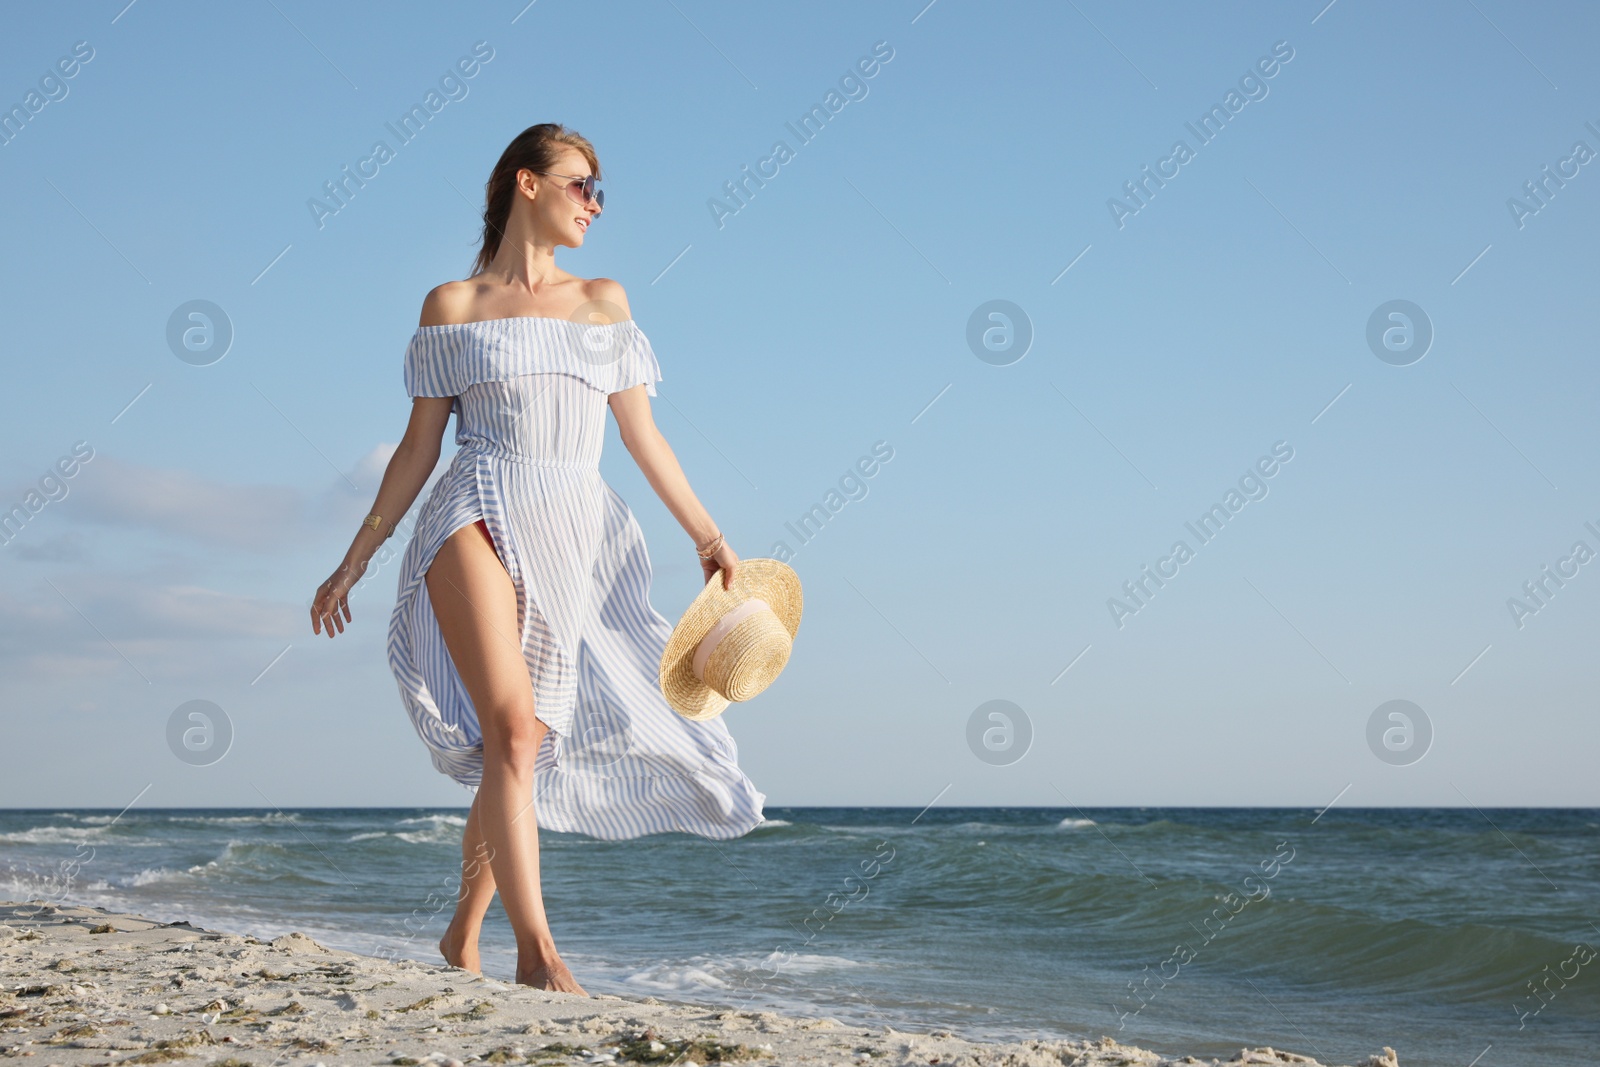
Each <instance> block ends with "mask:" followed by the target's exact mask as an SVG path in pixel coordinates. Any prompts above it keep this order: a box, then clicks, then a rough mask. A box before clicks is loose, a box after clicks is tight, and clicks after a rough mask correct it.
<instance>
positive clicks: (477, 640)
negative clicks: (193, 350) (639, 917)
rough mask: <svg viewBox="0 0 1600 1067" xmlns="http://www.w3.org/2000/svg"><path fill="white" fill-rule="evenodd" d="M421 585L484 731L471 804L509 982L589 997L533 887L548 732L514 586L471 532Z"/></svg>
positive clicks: (467, 529) (453, 540)
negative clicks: (502, 916)
mask: <svg viewBox="0 0 1600 1067" xmlns="http://www.w3.org/2000/svg"><path fill="white" fill-rule="evenodd" d="M425 580H426V582H427V583H428V597H429V599H430V600H431V601H432V602H433V612H434V616H435V618H437V619H438V620H439V631H440V633H441V634H442V635H443V636H444V643H445V647H446V648H447V649H449V651H450V658H451V660H453V661H454V663H455V666H456V672H457V673H458V674H459V675H460V676H461V682H462V684H463V685H464V686H465V687H466V690H467V695H468V696H470V697H471V698H472V705H473V707H474V709H476V711H477V713H478V725H479V727H480V729H481V731H482V733H483V780H482V782H481V783H480V784H479V786H478V796H477V799H476V800H475V801H474V802H473V806H474V807H475V808H476V809H477V813H478V826H479V827H480V829H481V830H482V834H483V839H484V842H485V843H486V846H487V849H488V854H489V866H490V867H491V869H492V870H493V874H494V882H495V886H496V887H497V888H498V889H499V892H500V903H501V905H502V906H503V907H504V908H505V910H506V917H507V918H508V919H510V920H511V929H512V931H513V932H514V933H515V935H516V938H517V981H518V982H519V983H522V984H525V985H534V986H538V987H540V988H543V989H556V990H562V991H564V992H569V993H583V994H584V995H585V996H587V995H588V994H587V993H584V990H583V988H582V987H581V986H579V985H578V983H577V980H576V979H574V978H573V977H572V972H571V971H569V970H568V969H567V966H566V964H565V963H563V962H561V956H560V954H559V953H558V952H557V951H556V945H555V939H554V937H553V936H552V935H551V933H550V923H549V920H548V918H547V917H546V916H545V911H544V899H543V896H542V894H541V891H540V887H539V829H538V823H537V819H536V814H535V811H534V806H533V765H534V760H535V758H536V757H537V756H538V752H539V745H540V744H541V743H542V742H543V741H544V735H545V733H546V731H547V730H548V727H546V726H545V724H544V723H543V722H541V721H539V719H538V718H537V717H536V716H535V715H534V708H533V686H532V685H531V684H530V682H529V679H528V666H527V661H526V660H524V659H523V655H522V645H521V642H520V641H519V639H518V635H519V633H520V632H521V630H520V627H519V626H518V625H517V595H516V588H515V587H514V586H513V585H512V584H511V578H510V576H509V575H508V574H506V569H505V565H504V564H502V563H501V562H500V557H499V556H497V555H496V554H495V551H494V549H493V548H491V547H490V545H489V542H488V540H487V539H486V538H485V537H484V536H483V534H482V532H481V531H480V530H478V528H477V527H476V526H464V527H462V528H461V529H459V530H457V531H456V532H455V533H453V534H451V535H450V536H449V537H448V538H446V539H445V543H444V544H443V545H442V546H440V548H439V552H438V555H436V556H435V557H434V560H433V565H432V566H431V567H429V569H428V573H427V575H426V577H425Z"/></svg>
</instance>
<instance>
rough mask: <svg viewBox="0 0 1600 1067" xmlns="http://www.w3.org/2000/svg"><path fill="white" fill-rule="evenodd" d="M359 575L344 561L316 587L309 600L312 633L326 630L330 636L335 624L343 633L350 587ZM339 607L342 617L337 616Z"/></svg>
mask: <svg viewBox="0 0 1600 1067" xmlns="http://www.w3.org/2000/svg"><path fill="white" fill-rule="evenodd" d="M363 569H364V568H363ZM360 577H361V575H360V573H359V572H358V571H357V569H356V568H355V567H353V566H351V565H350V563H349V562H348V561H346V562H344V563H341V564H339V568H338V569H337V570H335V571H334V572H333V573H332V574H331V575H329V576H328V580H327V581H325V582H323V583H322V584H321V585H320V586H318V587H317V595H316V596H315V597H314V598H313V599H312V601H311V632H312V633H314V634H316V633H323V632H326V633H327V635H328V636H329V637H330V638H331V637H332V636H333V630H334V627H336V626H337V627H338V628H339V632H340V633H344V624H345V623H347V622H349V621H350V599H349V594H350V588H351V587H352V586H354V585H355V584H356V580H357V579H358V578H360ZM341 609H343V611H344V618H342V619H341V618H339V612H340V610H341Z"/></svg>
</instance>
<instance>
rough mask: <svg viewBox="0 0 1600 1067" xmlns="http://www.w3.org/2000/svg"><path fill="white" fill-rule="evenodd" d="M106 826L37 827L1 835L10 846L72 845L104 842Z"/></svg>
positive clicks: (0, 837)
mask: <svg viewBox="0 0 1600 1067" xmlns="http://www.w3.org/2000/svg"><path fill="white" fill-rule="evenodd" d="M105 832H106V828H105V827H104V826H35V827H32V828H30V829H27V830H18V831H16V832H15V833H10V834H0V841H3V842H5V843H6V844H9V845H71V844H76V843H77V842H80V841H101V840H104V834H105Z"/></svg>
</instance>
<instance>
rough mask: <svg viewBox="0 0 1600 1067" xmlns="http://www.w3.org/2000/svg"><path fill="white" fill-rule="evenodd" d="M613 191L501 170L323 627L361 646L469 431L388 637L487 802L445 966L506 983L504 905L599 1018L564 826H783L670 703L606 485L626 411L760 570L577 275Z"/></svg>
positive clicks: (467, 841)
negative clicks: (572, 920)
mask: <svg viewBox="0 0 1600 1067" xmlns="http://www.w3.org/2000/svg"><path fill="white" fill-rule="evenodd" d="M599 180H600V167H599V162H598V160H597V159H596V156H595V152H594V148H593V146H592V145H590V143H589V142H588V141H587V140H585V139H584V138H582V137H580V136H578V135H577V134H576V133H574V132H572V131H570V130H567V129H566V128H565V127H563V126H561V125H559V124H556V123H543V124H540V125H537V126H532V127H529V128H528V129H526V130H524V131H523V132H522V133H521V134H519V135H518V136H517V138H516V139H515V140H513V141H512V142H511V144H510V145H509V146H508V147H507V148H506V150H505V152H504V153H503V154H502V155H501V157H500V160H499V162H498V163H496V164H495V167H494V171H493V173H492V174H491V175H490V177H489V181H488V184H487V186H486V204H485V208H484V213H483V245H482V248H481V249H480V250H479V253H478V258H477V262H476V264H475V266H474V271H473V274H472V276H471V277H469V278H467V279H466V280H464V281H457V282H447V283H445V284H444V285H441V286H439V287H438V288H436V289H434V290H433V291H432V292H430V293H429V294H428V296H427V299H425V300H424V301H423V304H422V316H421V323H420V324H419V326H418V328H417V332H416V334H415V335H413V337H412V339H411V343H410V346H409V347H408V348H407V350H406V360H405V381H406V388H407V392H408V393H409V394H410V395H411V396H412V397H413V398H414V399H413V401H412V408H411V420H410V422H409V424H408V425H407V427H406V431H405V436H404V438H403V439H402V440H401V442H400V445H399V447H397V448H396V449H395V453H394V455H393V456H392V457H391V458H390V460H389V464H388V468H387V470H385V472H384V475H383V481H382V483H381V485H380V486H379V489H378V495H377V499H376V500H375V501H374V503H373V506H372V514H371V515H369V516H367V519H366V520H365V521H364V523H363V525H362V527H361V529H360V530H358V531H357V532H356V535H355V539H354V540H353V541H352V543H351V545H350V550H349V551H348V552H347V553H346V554H345V558H344V561H343V562H342V563H341V564H340V565H339V567H338V569H337V570H335V571H334V572H333V575H332V576H331V577H330V578H329V579H328V580H327V581H326V582H324V583H323V584H322V586H321V587H320V588H319V589H318V590H317V594H316V598H315V600H314V601H313V603H312V607H311V629H312V632H313V633H321V632H326V633H327V635H328V636H329V637H330V638H331V637H333V636H334V633H335V632H338V633H343V632H344V624H345V623H346V622H349V621H350V620H351V612H350V605H349V601H348V599H347V594H348V593H349V591H350V588H351V587H352V586H353V585H354V584H355V582H356V581H357V580H358V579H359V578H360V577H361V574H362V572H363V571H364V569H365V567H366V565H367V561H368V560H370V559H371V557H372V555H373V553H374V552H375V551H376V550H377V549H378V547H379V546H380V545H381V544H382V543H383V541H384V539H385V538H387V537H388V536H389V535H391V534H392V533H393V532H394V525H393V523H394V520H395V519H397V518H399V517H400V516H402V515H404V514H405V513H406V511H407V509H408V508H409V507H410V506H411V503H412V502H413V501H414V500H415V499H416V497H417V495H418V493H419V492H420V491H421V488H422V485H423V483H424V482H425V481H426V480H427V478H428V476H429V474H430V473H431V472H432V471H433V469H434V466H435V464H436V463H437V462H438V459H439V452H440V439H441V437H442V436H443V433H444V429H445V425H446V423H447V422H448V420H449V417H450V415H451V413H452V412H454V413H456V415H457V421H456V443H457V445H459V446H460V447H459V448H458V450H457V452H456V454H455V457H454V458H453V459H452V460H451V462H450V465H449V467H448V469H447V470H446V471H445V473H444V474H443V475H442V476H441V477H440V478H439V480H438V481H437V483H435V485H434V487H433V490H432V491H431V492H430V493H429V496H428V498H427V500H426V501H425V502H424V504H423V506H422V508H421V511H420V512H419V515H418V518H417V523H416V527H415V529H414V531H413V533H412V536H411V540H410V542H409V543H408V544H407V545H406V549H405V555H404V556H403V557H402V560H401V568H400V571H401V573H400V577H399V595H398V597H397V600H396V603H395V607H394V612H393V614H392V615H391V617H390V621H389V637H388V658H389V665H390V668H391V670H392V671H393V673H394V676H395V679H396V682H397V683H398V685H399V688H400V694H401V698H402V700H403V701H404V702H405V705H406V709H407V712H408V714H409V715H410V717H411V720H412V723H413V725H414V726H415V727H416V729H417V732H418V734H419V735H420V736H421V737H422V739H423V741H424V743H425V744H426V745H427V746H428V749H429V752H430V754H431V756H432V759H433V763H434V766H435V767H436V768H437V769H438V770H440V771H442V772H443V773H446V774H448V775H450V776H451V777H453V778H455V779H456V780H457V781H459V782H461V783H462V784H463V785H465V786H467V787H468V788H469V789H473V790H474V791H475V796H474V797H473V801H472V808H471V812H470V813H469V815H468V817H467V824H466V829H465V830H464V831H463V833H462V842H461V851H462V857H463V867H462V878H461V892H460V895H459V897H458V900H457V904H456V911H455V915H454V917H453V918H452V919H451V922H450V927H449V929H448V930H446V932H445V934H444V937H443V938H442V939H441V940H440V942H439V950H440V952H442V953H443V954H444V957H445V960H446V961H447V962H449V963H450V964H452V965H454V966H458V967H464V968H466V969H468V970H472V971H478V970H479V969H480V964H479V954H478V935H479V931H480V929H481V927H482V923H483V917H484V914H485V912H486V911H487V910H488V907H489V903H490V900H491V899H492V898H493V896H494V894H495V892H496V890H497V889H498V891H499V893H500V899H501V903H502V905H503V906H504V908H505V912H506V916H507V917H508V918H509V919H510V921H511V928H512V930H513V931H514V932H515V934H516V942H517V974H516V980H517V981H518V982H520V983H525V984H529V985H534V986H538V987H541V988H544V989H556V990H564V991H567V992H573V993H584V991H583V989H582V987H581V986H579V984H578V983H577V981H576V980H575V979H574V978H573V976H572V973H571V971H569V970H568V968H567V966H566V965H565V964H564V963H563V962H562V961H561V957H560V954H559V953H558V952H557V951H556V947H555V941H554V938H553V936H552V934H551V931H550V925H549V922H548V920H547V918H546V916H545V911H544V903H543V899H542V894H541V890H540V885H539V838H538V830H537V826H538V823H539V822H542V823H543V824H544V825H545V826H546V827H547V828H550V829H553V830H564V831H571V832H581V833H587V834H590V835H592V836H596V837H602V838H608V839H617V838H628V837H636V836H638V835H640V834H644V833H653V832H661V831H670V830H679V831H686V832H691V833H695V834H699V835H701V836H703V837H711V838H729V837H737V836H739V835H740V834H743V833H745V832H747V831H748V830H750V829H751V828H752V827H753V826H755V825H756V824H757V823H759V822H760V820H761V809H762V805H763V803H764V802H765V800H766V797H765V796H764V794H762V793H760V792H759V791H757V790H756V788H755V786H754V785H753V784H752V783H751V782H750V779H749V778H748V777H746V776H745V775H744V773H743V772H742V771H741V770H740V769H739V766H738V750H737V747H736V746H735V744H734V742H733V738H732V737H731V736H729V734H728V731H727V727H726V726H725V725H724V724H723V722H722V720H721V718H720V717H719V718H715V719H711V720H707V721H699V722H697V721H691V720H689V719H687V718H685V717H683V716H681V715H679V714H677V713H676V712H674V711H673V710H672V708H671V707H670V706H668V705H667V703H666V701H665V698H664V697H663V696H662V694H661V691H660V688H659V680H658V677H657V672H658V669H659V664H660V659H661V655H662V652H663V650H664V648H665V646H666V641H667V638H668V636H669V635H670V633H671V630H672V627H671V624H670V623H669V622H668V621H667V620H666V619H665V618H663V617H662V616H661V615H660V614H659V613H658V612H656V611H655V610H654V609H653V608H652V607H651V605H650V599H649V592H650V575H651V568H650V561H649V557H648V555H647V554H646V552H645V546H644V539H643V536H642V534H641V533H640V530H639V525H638V523H637V521H636V520H635V519H634V517H633V514H632V513H631V512H630V511H629V510H628V507H627V505H626V504H625V503H623V501H622V499H621V498H620V497H618V496H617V494H616V493H615V492H614V491H613V490H612V489H611V487H610V486H609V485H607V484H606V482H605V481H604V480H603V479H602V478H601V477H600V473H599V466H598V464H599V459H600V450H601V444H602V443H603V441H604V438H605V408H606V406H608V405H609V407H610V409H611V412H612V414H613V415H614V416H615V417H616V420H617V427H618V429H619V431H620V433H621V437H622V441H623V444H624V445H625V446H626V447H627V449H628V452H629V454H630V455H632V456H633V458H634V460H635V462H637V463H638V464H639V467H640V469H641V470H642V471H643V472H644V474H645V477H646V478H647V479H648V480H649V482H650V485H651V487H652V488H653V489H654V490H655V491H656V493H657V494H658V495H659V496H660V497H661V500H662V502H663V503H664V504H666V506H667V509H668V510H669V511H671V512H672V514H673V516H674V517H675V518H676V519H677V520H678V522H679V523H680V524H681V525H682V526H683V528H684V530H685V531H686V532H687V533H688V534H689V536H690V537H691V538H693V539H694V543H695V545H696V551H697V554H698V555H699V557H700V562H701V568H702V572H703V574H704V577H705V578H706V580H710V578H711V577H712V576H713V575H714V574H715V573H716V572H717V570H718V569H719V568H720V569H721V571H722V580H723V585H724V588H727V587H728V586H729V584H730V583H731V582H732V579H733V575H734V572H735V568H736V566H737V564H738V557H737V556H736V555H735V554H734V552H733V549H731V548H730V547H728V545H727V543H726V542H725V541H724V540H723V538H722V536H721V534H720V533H719V532H718V530H717V526H716V524H715V523H714V522H713V521H712V520H711V517H710V516H709V515H708V514H707V513H706V510H705V508H704V507H702V506H701V504H700V501H699V500H698V499H697V498H696V497H695V494H694V492H693V491H692V490H691V489H690V488H689V484H688V482H687V481H686V480H685V478H684V475H683V471H682V469H681V468H680V467H679V465H678V461H677V459H676V457H675V456H674V455H673V452H672V449H671V448H670V447H669V446H668V445H667V442H666V440H665V438H663V437H662V435H661V433H660V431H659V430H657V429H656V426H655V423H654V422H653V421H652V419H651V415H650V401H649V399H648V397H650V396H654V395H655V392H656V390H655V382H656V381H659V380H660V378H661V373H660V366H659V364H658V363H657V362H656V358H655V354H654V351H653V350H652V348H651V346H650V342H649V341H648V340H647V339H646V338H645V336H644V334H643V332H642V331H641V330H640V329H639V327H638V325H637V324H636V323H635V322H634V321H633V318H632V315H631V313H630V312H629V310H628V298H627V294H626V293H625V292H623V288H622V286H621V285H619V284H617V283H616V282H615V281H612V280H611V279H609V278H595V279H583V278H578V277H575V276H574V275H571V274H568V273H567V272H566V271H563V270H561V269H559V268H558V267H557V266H556V265H555V250H556V248H557V247H566V248H577V247H579V246H581V245H582V244H583V241H584V237H585V235H586V234H587V231H588V228H589V226H591V225H592V224H593V223H594V220H595V219H596V218H598V217H599V215H600V212H601V208H602V205H603V204H604V199H605V198H604V195H603V194H602V193H601V192H600V191H599V189H598V188H597V184H598V182H599ZM536 816H537V818H536ZM485 857H487V859H488V862H487V863H484V862H482V861H483V859H484V858H485ZM584 995H587V994H584Z"/></svg>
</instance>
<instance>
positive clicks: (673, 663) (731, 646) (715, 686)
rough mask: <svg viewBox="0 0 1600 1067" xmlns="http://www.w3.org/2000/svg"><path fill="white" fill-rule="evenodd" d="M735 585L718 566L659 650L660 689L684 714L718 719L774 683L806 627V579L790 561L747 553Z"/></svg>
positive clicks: (739, 564)
mask: <svg viewBox="0 0 1600 1067" xmlns="http://www.w3.org/2000/svg"><path fill="white" fill-rule="evenodd" d="M730 585H731V587H730V588H728V589H724V588H722V569H721V568H720V567H719V568H717V572H716V573H715V574H713V575H712V576H711V579H710V580H709V581H707V582H706V584H705V588H703V589H701V590H700V592H699V594H698V595H697V596H696V597H695V598H694V600H693V602H691V603H690V605H689V608H688V610H687V611H685V612H684V613H683V618H681V619H679V620H678V624H677V625H676V626H674V627H673V628H672V636H671V637H669V638H667V647H666V650H665V651H664V652H662V654H661V695H662V696H664V697H666V698H667V703H668V704H670V705H672V708H673V710H674V711H676V712H677V713H678V714H679V715H682V716H683V717H684V718H686V719H694V720H696V721H700V720H704V719H713V718H716V717H717V716H718V715H721V714H722V712H723V710H724V709H725V708H727V706H728V705H729V704H730V703H733V702H735V701H741V700H749V699H750V698H751V697H753V696H755V695H756V694H758V693H760V692H761V691H762V690H763V689H765V688H766V687H767V686H769V685H771V684H772V681H773V679H775V678H777V677H778V674H779V672H780V671H782V670H783V666H784V664H785V663H787V662H789V649H790V647H791V645H792V643H793V641H794V635H795V633H796V631H798V630H799V629H800V578H799V577H798V576H797V575H796V574H795V573H794V570H793V568H791V567H790V566H789V565H788V564H787V563H782V562H780V561H778V560H775V559H760V558H758V559H742V560H740V561H739V562H738V565H737V566H735V567H734V571H733V581H732V583H730Z"/></svg>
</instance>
